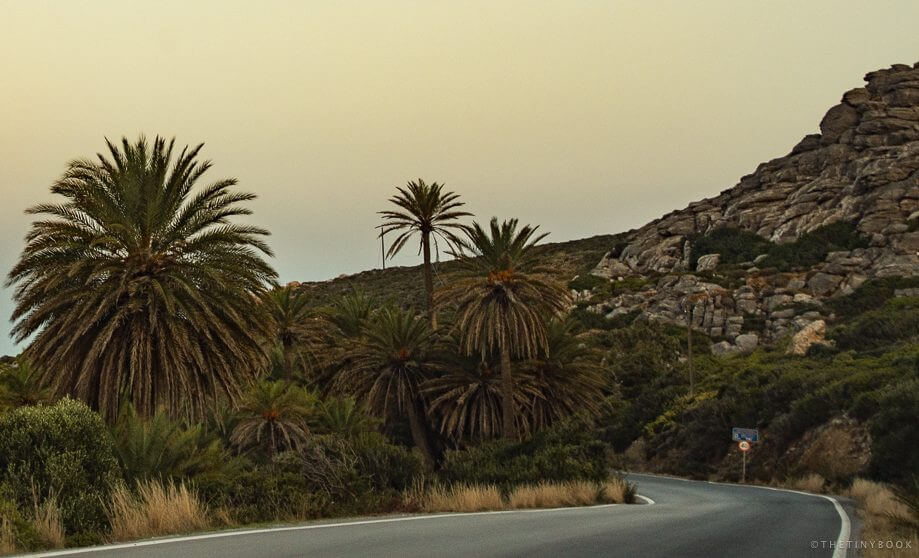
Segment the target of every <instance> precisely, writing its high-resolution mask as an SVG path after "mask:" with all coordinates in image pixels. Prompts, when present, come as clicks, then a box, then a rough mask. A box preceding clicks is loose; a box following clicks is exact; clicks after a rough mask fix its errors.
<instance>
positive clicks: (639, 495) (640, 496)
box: [635, 494, 655, 505]
mask: <svg viewBox="0 0 919 558" xmlns="http://www.w3.org/2000/svg"><path fill="white" fill-rule="evenodd" d="M635 497H636V498H641V499H642V500H644V501H645V504H649V505H650V504H654V503H655V502H654V500H652V499H651V498H648V497H647V496H642V495H641V494H636V495H635Z"/></svg>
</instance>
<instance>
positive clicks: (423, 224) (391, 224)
mask: <svg viewBox="0 0 919 558" xmlns="http://www.w3.org/2000/svg"><path fill="white" fill-rule="evenodd" d="M443 188H444V187H443V185H442V184H438V183H436V182H433V183H431V184H426V183H425V181H424V180H421V179H420V178H419V179H418V181H417V182H409V183H408V185H406V187H405V188H397V190H398V191H399V193H398V194H397V195H395V196H393V197H392V198H390V199H389V201H390V202H391V203H393V204H394V205H396V206H397V207H398V208H399V209H397V210H389V211H380V215H382V216H383V224H382V225H381V226H380V236H381V237H383V236H384V235H385V234H386V233H387V232H390V231H398V233H399V234H398V235H397V236H396V239H395V240H394V241H393V243H392V244H391V245H390V246H389V251H388V252H387V255H388V256H389V257H392V256H395V255H396V254H397V253H399V251H400V250H402V247H403V246H405V243H406V242H408V239H409V238H411V237H412V236H413V235H414V234H415V233H419V234H420V236H421V239H420V243H419V248H418V251H419V252H421V253H423V256H424V265H423V271H424V291H425V298H426V302H427V307H428V308H427V310H428V318H429V319H430V321H431V327H432V328H435V329H436V328H437V316H436V315H435V313H434V276H433V273H432V269H431V243H432V242H433V243H434V251H435V253H436V254H437V256H438V258H439V255H440V248H439V242H438V239H440V240H442V241H443V242H444V243H445V244H446V245H447V246H446V247H447V248H448V249H453V248H454V247H456V246H457V245H458V243H459V239H458V238H457V236H456V233H458V232H460V230H462V225H460V224H459V223H458V222H457V219H459V218H461V217H466V216H469V215H472V214H471V213H468V212H466V211H463V210H461V209H460V207H462V206H463V205H464V204H463V202H461V201H459V195H458V194H455V193H453V192H445V191H444V189H443Z"/></svg>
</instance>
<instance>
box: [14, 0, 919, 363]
mask: <svg viewBox="0 0 919 558" xmlns="http://www.w3.org/2000/svg"><path fill="white" fill-rule="evenodd" d="M916 21H919V2H916V1H915V0H903V1H885V0H878V1H876V2H864V1H842V0H834V1H829V0H827V1H823V0H809V1H807V2H800V1H797V0H796V1H768V2H763V1H759V2H754V1H752V0H749V1H748V0H726V1H720V0H709V1H698V2H686V1H683V0H673V1H655V2H647V1H634V2H624V1H613V0H607V1H596V2H594V1H587V0H580V1H578V0H572V1H565V2H558V1H555V2H543V1H539V0H520V1H511V0H504V1H469V2H446V1H436V0H435V1H432V0H426V1H417V2H416V1H403V0H386V1H369V0H368V1H364V2H348V1H336V2H318V1H315V2H308V1H280V0H265V1H260V2H251V1H246V2H236V1H231V0H222V1H219V2H218V1H214V2H208V1H203V0H199V1H194V2H185V1H181V2H177V1H170V0H165V1H158V2H134V1H125V0H115V1H103V0H94V1H90V0H86V1H79V2H78V1H74V2H42V1H38V0H21V1H10V0H0V195H2V198H0V199H2V203H0V268H2V269H3V273H4V274H6V273H7V272H8V271H9V269H10V268H11V267H12V266H13V264H14V263H15V261H16V259H17V258H18V255H19V252H20V251H21V249H22V246H23V242H22V238H23V236H24V235H25V233H26V232H27V230H28V227H29V223H30V219H29V218H28V216H26V215H25V214H24V213H23V211H24V210H25V208H27V207H28V206H31V205H34V204H36V203H38V202H42V201H48V200H50V199H53V198H52V196H51V195H50V193H49V190H48V189H49V186H50V185H51V183H52V182H53V181H54V180H55V179H56V178H57V177H59V176H60V175H61V173H62V172H63V171H64V169H65V166H66V164H67V162H68V161H70V160H72V159H75V158H81V157H87V156H92V155H94V154H95V153H97V152H99V151H101V150H103V149H104V139H105V138H106V137H108V138H112V139H116V140H117V139H119V138H121V137H122V136H127V137H128V138H131V139H135V138H136V137H137V136H138V135H139V134H145V135H147V136H148V137H152V136H155V135H157V134H160V135H164V136H166V137H175V138H176V141H177V142H178V143H179V144H181V145H185V144H197V143H200V142H204V143H205V144H206V145H205V148H204V151H203V154H204V156H205V157H206V158H209V159H211V160H212V161H213V162H214V167H213V169H212V170H211V171H210V174H209V176H208V175H206V177H205V178H210V179H212V180H213V179H218V178H224V177H236V178H238V179H239V181H240V188H241V189H243V190H246V191H251V192H254V193H256V194H257V195H258V196H259V197H258V199H257V200H256V201H255V202H253V203H252V206H251V207H252V209H253V210H254V212H255V213H254V215H253V217H252V218H251V221H252V222H254V223H257V224H259V225H262V226H264V227H267V228H268V229H270V230H271V232H272V236H271V238H270V239H269V240H270V244H271V246H272V248H273V249H274V251H275V254H276V255H275V258H274V259H273V264H274V266H275V268H276V269H277V270H278V272H279V274H280V277H281V280H282V281H285V282H286V281H291V280H299V281H304V280H322V279H328V278H332V277H335V276H337V275H339V274H342V273H354V272H357V271H361V270H365V269H371V268H376V267H379V266H380V263H381V262H380V253H379V252H380V250H379V243H378V241H377V239H376V238H375V232H374V230H373V227H374V226H375V225H377V224H378V223H379V216H378V215H377V214H376V212H377V211H379V210H381V209H384V208H385V207H386V205H387V202H386V200H387V198H388V197H389V196H390V195H391V194H392V193H393V192H394V189H395V186H396V185H402V184H404V183H405V182H406V181H408V180H410V179H414V178H418V177H422V178H424V179H426V180H427V181H438V182H443V183H446V185H447V186H448V188H449V189H452V190H454V191H456V192H458V193H459V194H461V196H462V199H463V200H465V201H466V202H467V208H468V209H469V210H470V211H472V212H474V213H475V214H476V215H477V216H478V218H480V219H485V220H487V219H488V218H490V217H491V216H493V215H496V216H499V217H501V218H508V217H518V218H520V219H521V221H524V222H527V223H532V224H539V225H540V226H541V230H545V231H549V232H551V236H550V237H549V240H555V241H561V240H568V239H574V238H582V237H586V236H592V235H596V234H606V233H616V232H621V231H624V230H628V229H630V228H634V227H638V226H641V225H642V224H644V223H646V222H647V221H649V220H651V219H653V218H655V217H658V216H660V215H661V214H664V213H667V212H669V211H670V210H673V209H678V208H683V207H685V206H686V205H687V204H688V203H689V202H691V201H693V200H697V199H700V198H703V197H708V196H712V195H715V194H717V193H718V192H720V191H721V190H724V189H726V188H729V187H731V186H733V185H734V184H735V183H736V182H737V180H738V179H739V177H740V176H742V175H744V174H748V173H750V172H752V171H753V169H755V168H756V166H757V164H759V163H760V162H762V161H766V160H769V159H772V158H774V157H778V156H782V155H784V154H786V153H788V151H789V150H790V149H791V147H792V146H793V145H794V144H795V143H797V141H798V140H800V139H801V137H803V136H804V135H805V134H808V133H813V132H816V131H817V129H818V124H819V122H820V118H821V117H822V116H823V114H824V113H825V112H826V110H827V109H828V108H829V107H830V106H832V105H833V104H835V103H837V102H838V101H839V99H840V97H841V95H842V93H843V92H844V91H846V90H848V89H851V88H853V87H858V86H860V85H861V84H862V76H863V75H864V74H865V73H866V72H868V71H871V70H874V69H878V68H882V67H887V66H889V65H891V64H894V63H907V64H913V63H914V62H916V61H919V33H917V32H916V25H915V22H916ZM419 260H420V258H418V257H417V255H416V252H415V250H414V249H408V248H406V250H404V254H403V255H402V256H400V257H399V258H398V259H397V260H396V261H395V262H393V263H395V264H401V265H410V264H415V263H418V262H419ZM11 296H12V293H11V291H10V290H9V289H5V290H3V292H2V293H0V314H2V316H3V317H4V318H5V317H7V316H9V315H10V312H11V310H12V302H11ZM0 323H2V327H0V354H2V353H14V352H17V351H18V350H19V348H16V347H15V346H14V345H13V342H12V340H10V339H9V337H8V331H9V324H8V323H7V321H6V320H5V319H4V320H2V322H0Z"/></svg>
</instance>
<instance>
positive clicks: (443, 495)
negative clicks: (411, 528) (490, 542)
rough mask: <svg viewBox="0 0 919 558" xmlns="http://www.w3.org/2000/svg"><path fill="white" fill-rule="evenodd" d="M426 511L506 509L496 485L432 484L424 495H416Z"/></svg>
mask: <svg viewBox="0 0 919 558" xmlns="http://www.w3.org/2000/svg"><path fill="white" fill-rule="evenodd" d="M414 497H415V498H418V499H419V501H420V506H419V507H420V508H421V510H422V511H426V512H477V511H492V510H501V509H504V500H503V499H502V498H501V492H500V491H499V490H498V487H497V486H494V485H474V486H473V485H454V486H451V487H443V486H436V485H435V486H431V487H430V488H429V489H428V490H427V492H426V493H425V494H424V496H421V497H420V498H419V496H418V495H417V494H416V495H415V496H414Z"/></svg>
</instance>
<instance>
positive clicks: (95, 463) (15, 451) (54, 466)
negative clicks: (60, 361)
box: [0, 399, 121, 533]
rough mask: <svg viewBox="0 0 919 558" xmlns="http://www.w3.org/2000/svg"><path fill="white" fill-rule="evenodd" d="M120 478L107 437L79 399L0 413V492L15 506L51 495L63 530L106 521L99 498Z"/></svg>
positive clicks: (87, 527)
mask: <svg viewBox="0 0 919 558" xmlns="http://www.w3.org/2000/svg"><path fill="white" fill-rule="evenodd" d="M120 480H121V475H120V474H119V471H118V462H117V460H116V459H115V454H114V449H113V445H112V439H111V437H110V436H109V434H108V430H107V429H106V427H105V424H104V423H103V421H102V417H100V416H99V415H98V414H96V413H94V412H93V411H92V410H90V409H89V407H87V406H86V405H85V404H83V403H80V402H77V401H74V400H72V399H63V400H61V401H60V402H58V403H57V404H55V405H53V406H50V407H41V406H39V407H21V408H19V409H16V410H14V411H12V412H10V413H7V414H6V415H3V416H0V495H2V496H5V497H7V498H9V499H11V500H13V501H14V502H15V503H16V504H17V505H18V506H19V508H20V509H25V508H28V507H31V506H32V505H33V488H34V489H35V490H36V491H37V496H38V498H39V503H43V502H44V501H45V500H46V499H48V498H52V497H53V498H56V499H57V502H58V504H59V505H60V507H61V513H62V519H63V521H64V527H65V529H66V530H67V532H68V533H80V532H84V531H101V530H103V529H105V528H106V527H107V523H108V522H107V520H106V515H105V505H104V502H106V501H108V498H109V495H110V493H111V491H112V489H113V488H114V487H115V485H116V484H117V483H118V482H119V481H120Z"/></svg>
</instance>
